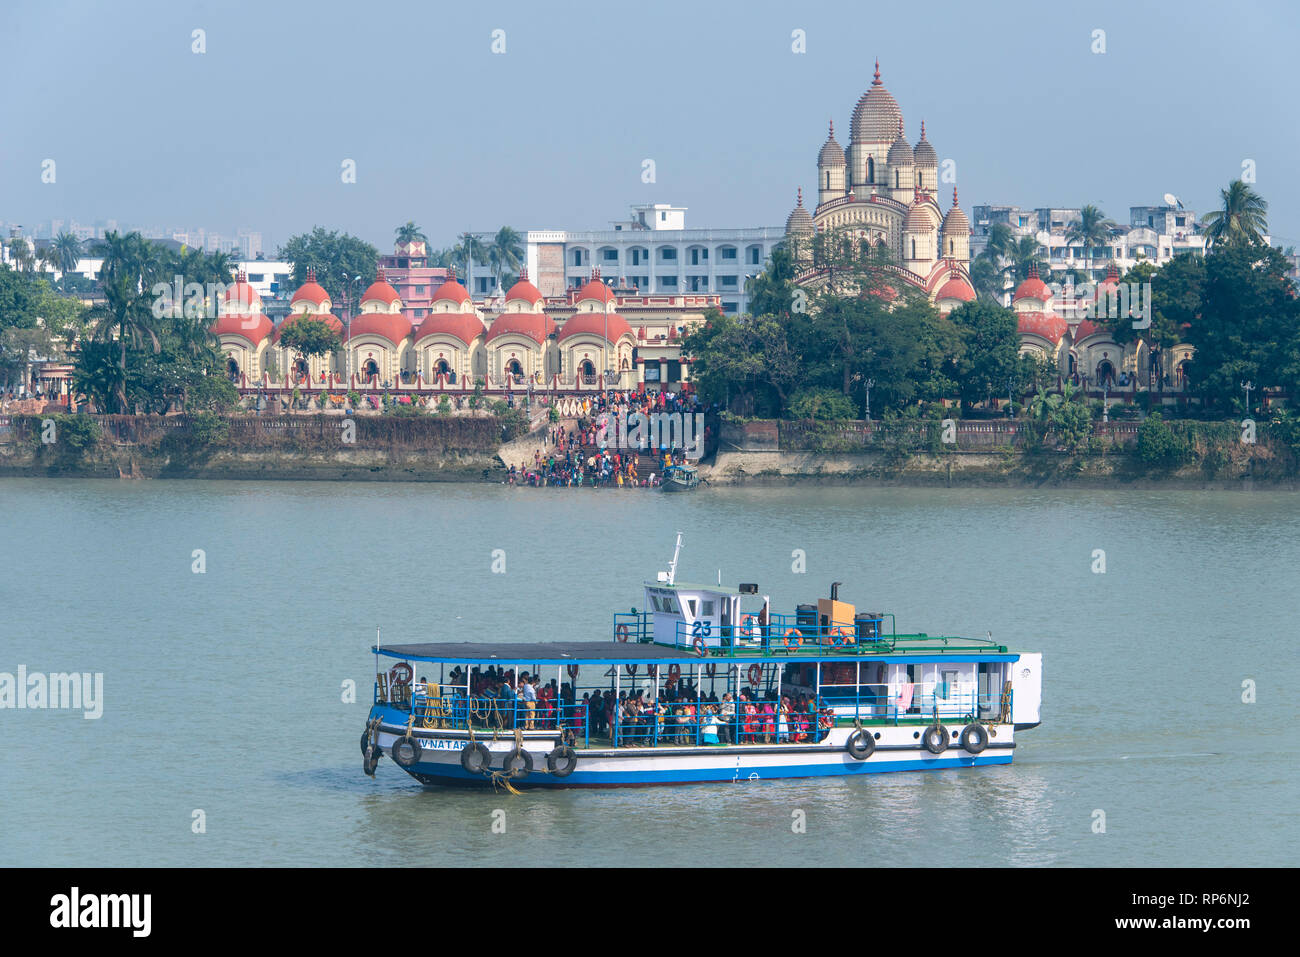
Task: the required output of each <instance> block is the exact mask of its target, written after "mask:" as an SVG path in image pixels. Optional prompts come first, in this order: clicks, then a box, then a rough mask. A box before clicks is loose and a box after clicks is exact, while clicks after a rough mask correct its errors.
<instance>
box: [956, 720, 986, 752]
mask: <svg viewBox="0 0 1300 957" xmlns="http://www.w3.org/2000/svg"><path fill="white" fill-rule="evenodd" d="M961 746H962V747H963V748H965V749H966V750H967V751H969V752H970V753H971V754H979V753H980V752H981V751H983V750H984V749H985V748H987V747H988V746H989V729H988V728H986V727H984V725H982V724H979V723H976V722H972V723H971V724H968V725H966V727H964V728H962V732H961Z"/></svg>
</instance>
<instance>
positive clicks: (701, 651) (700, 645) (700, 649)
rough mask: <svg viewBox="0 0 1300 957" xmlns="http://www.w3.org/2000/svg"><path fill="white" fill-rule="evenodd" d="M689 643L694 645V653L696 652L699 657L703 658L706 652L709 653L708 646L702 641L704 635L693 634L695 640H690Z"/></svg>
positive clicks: (706, 654)
mask: <svg viewBox="0 0 1300 957" xmlns="http://www.w3.org/2000/svg"><path fill="white" fill-rule="evenodd" d="M691 645H692V646H694V648H695V653H696V654H697V655H699V656H700V657H701V658H704V657H707V656H708V654H709V648H708V646H707V645H706V644H705V643H704V636H703V635H696V636H695V640H694V641H692V642H691Z"/></svg>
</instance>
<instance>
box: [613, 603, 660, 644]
mask: <svg viewBox="0 0 1300 957" xmlns="http://www.w3.org/2000/svg"><path fill="white" fill-rule="evenodd" d="M654 637H655V634H654V622H653V621H652V620H651V618H650V613H649V612H645V611H639V612H626V611H618V612H615V613H614V640H615V641H638V642H642V643H648V642H652V641H654Z"/></svg>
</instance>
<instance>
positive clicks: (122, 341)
mask: <svg viewBox="0 0 1300 957" xmlns="http://www.w3.org/2000/svg"><path fill="white" fill-rule="evenodd" d="M100 248H101V251H102V252H103V254H104V265H103V269H102V271H101V272H100V286H101V287H102V288H103V292H104V303H103V305H99V306H95V307H93V308H92V309H90V310H89V311H88V312H87V313H86V319H87V322H88V323H89V325H90V327H91V334H92V335H93V337H94V338H95V339H97V340H99V341H101V342H108V341H110V340H112V339H116V340H117V343H118V377H117V381H116V382H115V383H114V387H113V404H114V406H115V409H116V411H118V412H125V411H126V408H127V403H126V347H127V344H128V342H129V343H130V344H131V345H132V346H135V347H137V348H138V347H140V346H141V345H143V344H144V343H145V342H148V343H149V344H150V345H151V346H152V348H153V351H154V353H155V354H157V353H158V352H159V351H160V350H161V348H162V344H161V343H160V342H159V340H158V333H157V332H156V331H155V319H154V315H153V309H152V306H151V303H150V298H149V295H150V294H149V288H150V280H151V279H152V278H154V275H155V274H156V272H157V267H158V257H157V253H156V249H155V248H154V246H153V245H152V244H151V243H149V242H147V241H146V240H145V239H144V238H143V237H142V236H141V235H140V234H139V233H128V234H127V235H126V236H122V235H121V234H119V233H117V232H111V233H108V234H107V235H105V236H104V241H103V243H102V244H101V247H100Z"/></svg>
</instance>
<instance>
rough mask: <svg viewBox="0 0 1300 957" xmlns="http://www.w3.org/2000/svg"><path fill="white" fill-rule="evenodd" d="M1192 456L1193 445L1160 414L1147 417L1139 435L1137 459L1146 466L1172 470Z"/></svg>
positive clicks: (1153, 413)
mask: <svg viewBox="0 0 1300 957" xmlns="http://www.w3.org/2000/svg"><path fill="white" fill-rule="evenodd" d="M1190 455H1191V445H1190V443H1189V442H1188V441H1187V439H1185V438H1184V437H1183V436H1181V435H1178V434H1177V433H1175V432H1174V430H1173V429H1171V428H1170V427H1169V425H1168V424H1167V423H1166V422H1165V421H1164V418H1163V417H1162V416H1161V415H1160V413H1159V412H1152V413H1151V414H1150V415H1148V416H1147V417H1146V419H1145V420H1144V421H1143V422H1142V424H1141V425H1140V426H1138V434H1137V457H1138V459H1139V460H1140V461H1141V462H1143V463H1144V464H1146V465H1151V466H1157V467H1164V468H1171V467H1173V466H1176V465H1181V464H1182V463H1183V462H1185V461H1187V459H1188V458H1189V457H1190Z"/></svg>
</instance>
